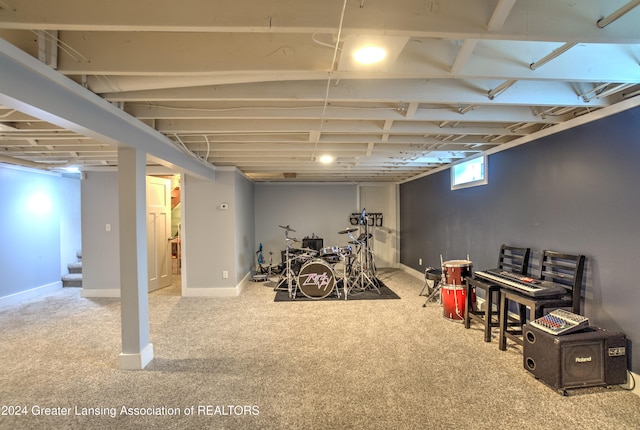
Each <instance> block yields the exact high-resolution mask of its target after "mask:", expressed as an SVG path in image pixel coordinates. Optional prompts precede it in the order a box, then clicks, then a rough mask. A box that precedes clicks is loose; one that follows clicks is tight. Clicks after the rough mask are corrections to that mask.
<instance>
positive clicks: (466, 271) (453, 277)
mask: <svg viewBox="0 0 640 430" xmlns="http://www.w3.org/2000/svg"><path fill="white" fill-rule="evenodd" d="M472 266H473V264H472V263H471V261H469V260H449V261H445V262H444V263H442V273H443V274H444V283H445V284H447V285H462V284H464V283H465V281H464V278H465V277H467V276H471V267H472Z"/></svg>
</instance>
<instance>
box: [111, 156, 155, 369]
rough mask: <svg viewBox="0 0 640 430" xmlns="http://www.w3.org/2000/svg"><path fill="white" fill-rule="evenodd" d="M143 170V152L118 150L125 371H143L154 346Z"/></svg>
mask: <svg viewBox="0 0 640 430" xmlns="http://www.w3.org/2000/svg"><path fill="white" fill-rule="evenodd" d="M145 168H146V153H145V152H144V151H141V150H138V149H135V148H130V147H119V148H118V194H119V201H118V204H119V207H118V212H119V221H120V306H121V318H122V353H121V354H120V368H121V369H127V370H138V369H144V367H145V366H146V365H147V364H149V362H151V360H153V345H152V344H151V343H150V342H149V297H148V296H149V287H148V282H149V281H148V274H147V236H146V235H147V229H146V178H145V175H146V171H145Z"/></svg>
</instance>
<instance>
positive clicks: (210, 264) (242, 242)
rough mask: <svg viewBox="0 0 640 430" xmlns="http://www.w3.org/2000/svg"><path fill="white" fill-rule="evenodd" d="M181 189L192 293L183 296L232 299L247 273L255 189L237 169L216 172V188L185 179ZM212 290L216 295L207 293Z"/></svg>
mask: <svg viewBox="0 0 640 430" xmlns="http://www.w3.org/2000/svg"><path fill="white" fill-rule="evenodd" d="M183 185H184V193H183V197H184V201H183V204H182V208H183V213H182V215H183V224H182V229H183V233H184V242H183V248H182V250H183V258H184V267H185V269H186V276H187V278H186V286H187V287H188V288H187V289H188V290H191V292H188V291H187V294H190V295H209V294H214V295H232V294H236V293H237V290H236V288H237V286H238V284H239V283H240V281H242V279H243V278H244V277H245V276H247V275H248V274H249V272H250V270H251V257H252V254H251V253H252V248H253V242H254V225H253V185H252V184H251V183H250V182H249V181H248V180H247V179H246V178H244V177H243V176H242V175H240V174H239V173H238V172H237V171H236V170H235V169H228V170H225V169H219V171H218V172H216V180H215V182H212V181H209V180H206V179H200V178H197V177H194V176H190V175H185V177H184V180H183ZM223 204H226V205H227V207H228V208H227V209H223V208H222V205H223ZM223 271H227V272H228V274H229V277H228V278H224V277H223V276H222V272H223ZM212 288H215V289H218V290H219V291H218V292H213V291H207V290H210V289H212Z"/></svg>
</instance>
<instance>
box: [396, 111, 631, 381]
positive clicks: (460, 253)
mask: <svg viewBox="0 0 640 430" xmlns="http://www.w3.org/2000/svg"><path fill="white" fill-rule="evenodd" d="M639 138H640V108H635V109H633V110H630V111H626V112H623V113H620V114H617V115H615V116H613V117H609V118H604V119H601V120H599V121H596V122H592V123H589V124H586V125H583V126H581V127H577V128H574V129H571V130H568V131H565V132H562V133H558V134H555V135H552V136H549V137H546V138H544V139H540V140H538V141H535V142H531V143H528V144H525V145H521V146H518V147H515V148H512V149H510V150H507V151H504V152H500V153H497V154H494V155H492V156H490V157H489V184H488V185H485V186H480V187H475V188H469V189H463V190H457V191H451V190H450V184H449V171H444V172H439V173H436V174H433V175H430V176H426V177H424V178H420V179H417V180H415V181H412V182H408V183H405V184H402V185H401V186H400V228H401V232H402V236H401V247H400V249H401V257H400V259H401V263H403V264H405V265H407V266H409V267H412V268H414V269H416V270H419V271H423V270H424V268H425V266H427V265H431V266H438V265H439V264H440V260H439V255H440V254H443V257H444V259H445V260H448V259H458V258H465V257H466V255H467V254H469V255H470V257H471V260H472V261H473V265H474V269H476V270H479V269H482V268H489V267H495V266H496V264H497V254H498V248H499V246H500V244H501V243H509V244H513V245H525V246H529V247H531V248H532V249H533V250H535V251H537V254H536V255H537V256H538V255H539V251H541V250H544V249H552V250H557V251H565V252H570V253H580V254H585V255H586V256H587V280H586V289H585V302H584V313H585V315H586V316H588V317H589V318H590V320H591V324H592V325H596V326H600V327H603V328H605V329H609V330H616V331H622V332H624V333H625V334H626V335H627V337H628V338H629V339H630V340H631V341H632V342H640V313H638V311H637V309H638V305H640V295H639V294H638V287H637V285H636V282H635V281H634V279H636V277H637V265H638V260H639V258H638V257H639V254H640V252H639V251H638V243H640V229H638V221H637V220H638V213H640V197H639V194H640V193H639V192H638V184H640V169H639V168H638V166H639V165H640V142H639V141H638V140H639ZM419 258H422V259H423V266H419V265H418V259H419ZM633 369H634V370H635V371H637V370H638V369H640V354H636V355H635V356H634V357H633Z"/></svg>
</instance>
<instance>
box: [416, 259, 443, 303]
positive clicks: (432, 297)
mask: <svg viewBox="0 0 640 430" xmlns="http://www.w3.org/2000/svg"><path fill="white" fill-rule="evenodd" d="M443 264H444V262H443V261H442V254H440V267H441V270H440V279H437V280H435V281H434V282H435V284H434V285H433V291H432V292H431V294H429V295H428V296H427V300H425V302H424V304H423V305H422V307H423V308H426V307H427V303H429V302H433V301H435V298H436V296H437V295H438V294H439V293H440V290H441V289H442V284H444V283H445V282H446V280H445V276H444V267H443ZM427 270H429V268H427V269H425V271H424V276H425V287H426V285H427ZM422 289H423V290H424V287H422ZM420 295H422V293H420Z"/></svg>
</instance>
